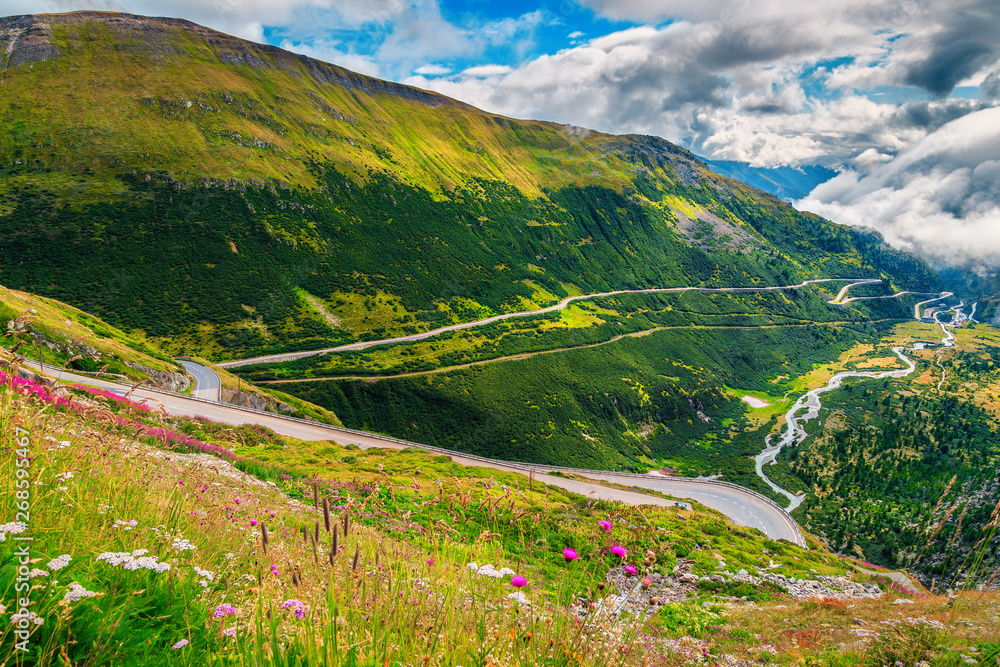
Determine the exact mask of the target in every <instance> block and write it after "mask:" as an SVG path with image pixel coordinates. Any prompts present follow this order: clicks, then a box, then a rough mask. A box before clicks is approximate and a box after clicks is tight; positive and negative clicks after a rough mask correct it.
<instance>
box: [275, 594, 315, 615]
mask: <svg viewBox="0 0 1000 667" xmlns="http://www.w3.org/2000/svg"><path fill="white" fill-rule="evenodd" d="M281 608H282V609H291V610H292V613H293V614H294V615H295V618H299V619H301V618H305V617H306V612H307V611H309V606H308V605H304V604H302V603H301V602H300V601H298V600H296V599H294V598H293V599H291V600H285V601H284V602H282V603H281Z"/></svg>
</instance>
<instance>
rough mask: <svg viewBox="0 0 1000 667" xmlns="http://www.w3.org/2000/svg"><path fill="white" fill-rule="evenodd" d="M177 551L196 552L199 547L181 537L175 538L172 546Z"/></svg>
mask: <svg viewBox="0 0 1000 667" xmlns="http://www.w3.org/2000/svg"><path fill="white" fill-rule="evenodd" d="M171 546H172V547H173V548H174V549H176V550H177V551H194V550H195V549H197V548H198V547H197V546H195V545H193V544H191V540H185V539H181V538H179V537H175V538H174V543H173V545H171Z"/></svg>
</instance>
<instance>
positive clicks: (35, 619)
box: [10, 611, 45, 625]
mask: <svg viewBox="0 0 1000 667" xmlns="http://www.w3.org/2000/svg"><path fill="white" fill-rule="evenodd" d="M22 620H24V621H28V622H30V623H34V624H35V625H41V624H42V623H44V622H45V619H44V618H42V617H41V616H39V615H38V614H36V613H35V612H33V611H29V612H28V613H27V614H12V615H11V617H10V622H11V623H20V621H22Z"/></svg>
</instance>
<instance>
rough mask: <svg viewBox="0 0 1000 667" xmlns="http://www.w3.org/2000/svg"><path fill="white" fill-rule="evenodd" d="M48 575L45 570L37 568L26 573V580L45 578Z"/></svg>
mask: <svg viewBox="0 0 1000 667" xmlns="http://www.w3.org/2000/svg"><path fill="white" fill-rule="evenodd" d="M47 576H49V573H48V572H46V571H45V570H39V569H38V568H37V567H36V568H35V569H33V570H30V571H29V572H28V579H34V578H35V577H47Z"/></svg>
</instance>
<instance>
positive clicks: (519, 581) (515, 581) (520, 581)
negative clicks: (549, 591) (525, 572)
mask: <svg viewBox="0 0 1000 667" xmlns="http://www.w3.org/2000/svg"><path fill="white" fill-rule="evenodd" d="M510 585H511V586H513V587H514V588H521V587H522V586H527V585H528V580H527V579H525V578H524V577H522V576H521V575H517V576H516V577H512V578H511V580H510Z"/></svg>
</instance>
